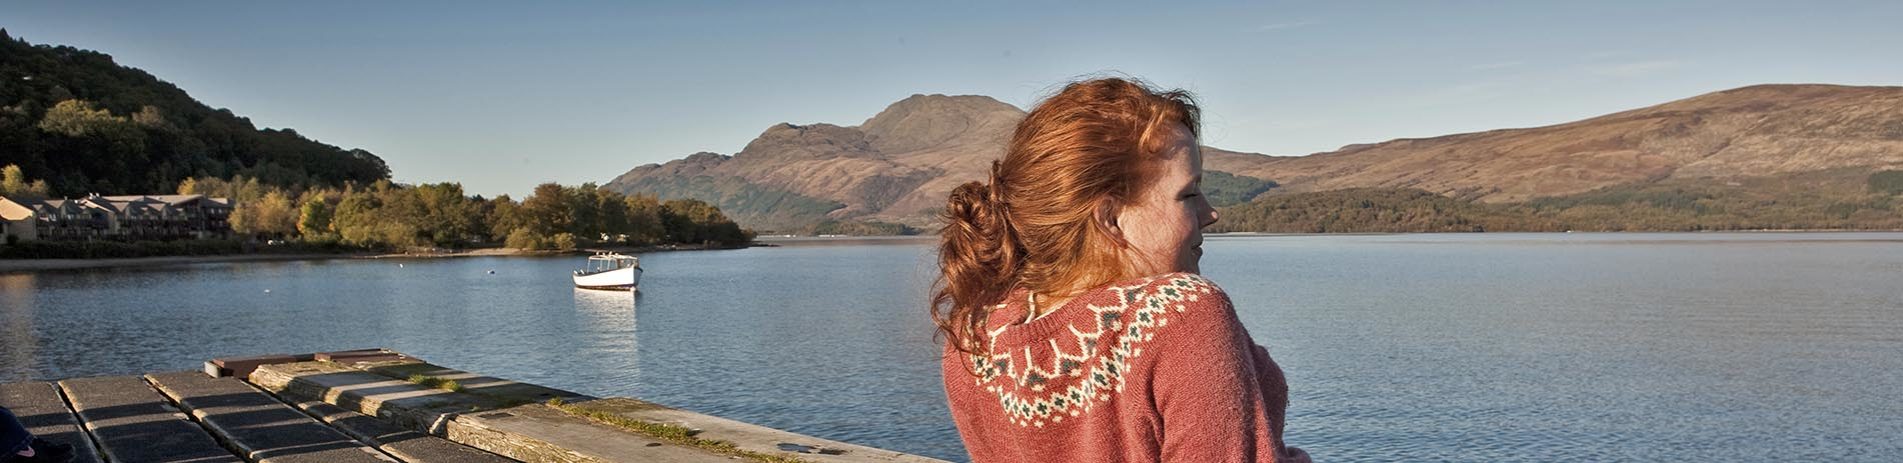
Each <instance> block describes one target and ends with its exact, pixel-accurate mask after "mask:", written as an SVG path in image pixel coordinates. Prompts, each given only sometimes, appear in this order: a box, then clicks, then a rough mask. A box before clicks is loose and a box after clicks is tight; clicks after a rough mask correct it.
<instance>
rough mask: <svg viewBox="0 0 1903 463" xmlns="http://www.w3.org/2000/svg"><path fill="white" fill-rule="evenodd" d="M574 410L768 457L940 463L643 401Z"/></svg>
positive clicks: (618, 401)
mask: <svg viewBox="0 0 1903 463" xmlns="http://www.w3.org/2000/svg"><path fill="white" fill-rule="evenodd" d="M572 406H573V407H577V408H581V409H585V410H589V411H597V412H606V413H612V414H615V415H620V416H622V417H626V418H628V419H632V420H636V421H643V422H648V423H659V424H671V425H675V426H680V427H684V428H687V429H692V430H695V431H699V433H698V434H695V435H694V437H696V438H700V439H708V440H718V441H726V442H728V443H732V444H734V446H735V447H738V448H740V449H741V450H747V451H752V452H759V453H763V454H768V455H788V456H795V457H797V458H799V459H801V460H804V461H812V462H839V463H846V462H908V463H943V462H944V461H943V460H938V459H933V458H927V457H922V456H918V455H911V454H906V453H900V452H894V451H891V450H885V449H880V448H873V447H867V446H863V445H855V444H848V443H845V442H840V441H835V440H828V439H820V438H817V437H813V436H808V435H804V434H798V433H794V432H790V431H782V430H779V429H774V428H769V427H766V426H760V425H757V424H752V423H746V422H741V421H734V420H729V419H726V418H721V417H717V416H712V415H704V414H700V413H694V412H690V411H686V410H677V409H673V408H668V407H666V406H663V405H659V404H655V403H652V402H647V401H643V400H636V399H628V398H621V397H610V398H606V399H600V400H591V401H587V402H581V403H576V404H572Z"/></svg>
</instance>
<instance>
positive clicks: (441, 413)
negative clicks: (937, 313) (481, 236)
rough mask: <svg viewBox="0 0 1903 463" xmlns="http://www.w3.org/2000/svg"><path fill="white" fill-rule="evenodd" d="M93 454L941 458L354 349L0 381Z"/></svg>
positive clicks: (18, 406) (47, 433) (326, 458)
mask: <svg viewBox="0 0 1903 463" xmlns="http://www.w3.org/2000/svg"><path fill="white" fill-rule="evenodd" d="M0 406H5V407H7V408H8V409H10V410H12V411H13V412H14V414H15V415H18V416H19V417H20V419H21V421H22V422H23V423H24V424H26V426H27V428H28V430H30V431H32V432H33V433H34V435H36V436H40V437H43V438H45V439H48V440H51V441H55V442H64V443H68V444H72V445H73V447H74V453H75V458H74V460H73V461H75V462H82V463H91V462H141V463H143V462H203V463H212V462H237V463H241V462H269V463H299V462H321V463H351V462H476V463H487V462H515V461H520V462H533V463H541V462H551V463H556V462H559V463H596V462H603V463H606V462H714V461H720V462H731V461H758V462H839V463H847V462H854V463H857V462H939V461H941V460H935V459H931V458H925V457H921V456H917V455H909V454H904V453H899V452H894V451H890V450H883V449H877V448H872V447H866V446H861V445H854V444H849V443H845V442H838V441H832V440H826V439H820V438H816V437H811V436H805V435H801V434H797V433H792V432H787V431H782V430H778V429H773V428H768V427H764V426H759V425H754V424H749V423H743V422H739V421H734V420H728V419H724V418H719V417H715V416H710V415H703V414H699V413H694V412H689V411H685V410H678V409H674V408H669V407H667V406H664V405H660V404H655V403H650V402H646V401H642V400H638V399H633V398H622V397H605V398H604V397H591V396H588V395H585V394H579V393H575V392H570V391H564V390H560V389H555V388H550V387H545V386H540V385H535V384H528V383H521V382H516V381H510V380H506V379H501V378H495V377H490V376H484V375H480V374H476V373H470V372H466V371H460V370H455V369H451V368H447V367H443V366H439V365H435V364H431V363H429V362H425V361H423V360H421V359H417V358H415V357H411V356H408V355H405V354H402V353H399V352H393V351H390V350H386V349H367V350H355V351H341V352H324V353H314V354H304V355H266V356H256V357H243V358H222V359H213V360H210V361H207V362H205V365H204V370H203V371H190V370H188V371H175V372H161V373H150V374H144V375H130V376H111V377H96V378H75V379H67V380H61V381H50V382H23V383H12V384H0Z"/></svg>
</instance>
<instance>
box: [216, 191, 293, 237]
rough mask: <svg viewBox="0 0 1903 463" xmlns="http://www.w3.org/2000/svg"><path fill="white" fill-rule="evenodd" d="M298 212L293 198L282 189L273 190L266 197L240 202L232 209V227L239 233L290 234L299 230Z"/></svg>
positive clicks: (280, 235) (279, 235) (281, 235)
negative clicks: (294, 206)
mask: <svg viewBox="0 0 1903 463" xmlns="http://www.w3.org/2000/svg"><path fill="white" fill-rule="evenodd" d="M297 219H298V216H297V213H296V212H293V208H292V206H291V198H290V197H289V196H286V195H285V194H284V192H282V191H276V190H273V191H271V192H270V193H266V194H265V195H264V198H261V199H259V200H258V201H255V202H251V203H240V204H239V205H238V207H237V208H235V209H233V210H232V211H231V218H230V220H231V229H232V231H236V232H238V233H246V234H252V235H269V236H276V237H286V236H290V235H291V234H292V233H296V232H297Z"/></svg>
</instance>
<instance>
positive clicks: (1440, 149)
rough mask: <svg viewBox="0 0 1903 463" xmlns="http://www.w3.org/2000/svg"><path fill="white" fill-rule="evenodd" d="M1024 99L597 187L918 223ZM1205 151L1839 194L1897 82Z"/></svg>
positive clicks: (1593, 184) (1464, 177)
mask: <svg viewBox="0 0 1903 463" xmlns="http://www.w3.org/2000/svg"><path fill="white" fill-rule="evenodd" d="M1023 116H1024V111H1023V110H1021V109H1018V108H1016V107H1014V106H1011V105H1009V104H1005V103H1003V102H999V101H997V100H994V99H992V98H989V97H984V96H976V95H961V96H945V95H913V96H911V97H908V98H905V99H903V100H900V101H898V102H896V103H893V104H892V105H891V106H889V107H887V108H886V109H885V110H884V111H881V112H880V113H879V114H877V115H875V116H873V117H872V118H870V119H867V120H866V121H865V122H863V123H861V124H859V125H857V126H851V127H844V126H836V125H831V124H810V125H793V124H779V125H775V126H773V127H769V128H768V129H767V130H766V131H765V132H763V133H762V134H761V135H760V136H759V137H757V138H755V139H754V140H753V141H752V142H751V143H748V144H747V146H746V148H744V149H742V150H741V151H740V152H739V153H735V154H734V155H733V156H723V155H719V154H713V153H696V154H694V155H690V156H688V157H687V158H684V159H679V160H675V161H670V162H667V163H665V164H658V165H657V164H649V165H644V166H640V167H636V168H634V169H633V170H630V171H629V172H628V173H626V174H623V175H621V176H619V177H617V178H615V179H614V180H613V181H611V182H609V183H608V184H607V185H606V187H607V188H610V189H615V190H617V191H621V192H624V193H644V192H645V193H656V194H660V195H662V196H663V197H675V196H679V197H691V198H695V199H701V200H704V201H709V202H712V203H715V204H718V205H719V206H720V207H721V209H722V210H725V211H728V212H729V214H731V215H733V216H734V217H736V219H737V220H739V221H740V222H741V223H742V224H744V225H746V226H749V227H755V228H761V229H768V230H787V229H796V228H798V227H801V226H808V225H810V224H812V223H815V222H819V221H822V220H841V219H846V220H872V221H889V222H900V223H907V224H913V225H919V226H923V225H928V224H930V223H932V221H933V214H934V213H935V212H936V211H937V209H938V208H940V207H942V205H943V201H944V198H945V195H946V194H947V193H948V192H949V191H950V190H951V189H952V188H953V187H955V186H956V185H957V184H959V183H963V182H966V181H971V180H982V179H983V178H984V177H985V173H986V170H985V169H986V168H987V167H988V163H989V161H990V160H991V159H994V158H995V157H996V156H998V155H1000V154H1001V153H1002V150H1003V146H1004V144H1005V143H1006V142H1007V141H1008V137H1009V135H1010V132H1011V130H1012V129H1013V128H1014V126H1015V125H1016V123H1017V121H1018V120H1019V119H1021V118H1022V117H1023ZM1205 157H1206V161H1205V164H1206V168H1207V169H1208V170H1211V171H1215V172H1219V173H1226V174H1233V176H1232V177H1229V178H1231V179H1233V181H1235V182H1238V183H1236V184H1234V185H1230V187H1229V188H1231V190H1232V191H1231V194H1228V195H1227V196H1228V197H1231V198H1233V200H1234V201H1236V202H1246V201H1257V200H1264V199H1266V198H1268V197H1274V196H1280V195H1288V194H1301V193H1304V192H1326V191H1334V190H1345V189H1366V188H1375V189H1394V190H1422V191H1426V192H1430V193H1433V194H1437V195H1442V196H1445V197H1449V198H1453V199H1457V200H1464V201H1478V202H1481V203H1487V204H1520V203H1524V202H1528V201H1533V200H1536V199H1542V198H1562V197H1569V196H1571V195H1587V194H1593V193H1594V192H1603V191H1604V190H1605V189H1608V188H1633V189H1636V188H1644V187H1646V186H1647V185H1666V186H1674V187H1677V186H1683V185H1703V184H1713V185H1719V186H1732V187H1736V186H1738V185H1744V184H1747V183H1748V184H1752V185H1761V186H1764V187H1765V188H1773V187H1777V186H1778V185H1782V183H1778V182H1789V181H1802V182H1810V183H1816V184H1818V185H1819V186H1829V188H1826V189H1827V190H1830V191H1836V192H1839V193H1840V196H1842V195H1853V193H1852V192H1854V191H1861V190H1860V188H1861V185H1862V183H1861V182H1863V181H1864V179H1865V178H1866V177H1867V176H1869V175H1870V174H1871V173H1873V172H1877V171H1882V170H1886V169H1903V87H1853V86H1840V85H1821V84H1802V85H1796V84H1793V85H1757V86H1750V87H1744V88H1738V89H1732V90H1725V91H1720V92H1714V93H1709V94H1705V95H1699V96H1695V97H1692V98H1686V99H1683V100H1678V101H1673V102H1668V103H1664V104H1660V105H1656V106H1651V107H1646V108H1639V109H1634V110H1630V111H1624V112H1619V113H1614V114H1608V115H1605V116H1600V117H1594V118H1590V119H1585V120H1581V121H1576V122H1570V123H1564V124H1556V125H1550V126H1544V127H1533V128H1522V129H1502V130H1491V131H1485V132H1476V133H1465V134H1456V135H1447V136H1441V137H1432V138H1418V139H1397V140H1390V141H1386V142H1380V143H1370V144H1357V145H1349V146H1345V147H1343V148H1342V149H1340V150H1337V151H1332V152H1326V153H1317V154H1311V155H1307V156H1267V155H1262V154H1256V153H1244V152H1233V151H1226V150H1221V149H1217V148H1214V147H1205ZM1798 179H1801V180H1798ZM1767 182H1769V183H1767ZM1271 187H1273V189H1271ZM1356 191H1364V190H1356ZM1712 194H1716V195H1723V194H1725V193H1723V192H1719V193H1712ZM1381 195H1383V196H1382V197H1384V198H1395V197H1403V196H1392V195H1389V194H1387V193H1381ZM1837 199H1842V200H1843V201H1852V200H1853V199H1855V200H1859V201H1860V200H1862V199H1856V198H1848V197H1847V196H1845V197H1843V198H1837ZM1864 199H1867V198H1864ZM1834 200H1836V199H1833V201H1834ZM1853 202H1854V201H1853ZM1542 204H1557V203H1554V202H1551V201H1548V202H1546V203H1542ZM1565 204H1574V203H1565ZM1856 204H1863V203H1856ZM1872 204H1877V203H1872ZM1882 204H1887V203H1882ZM1879 205H1881V204H1879ZM1237 206H1239V205H1237ZM1856 207H1860V208H1861V207H1865V206H1856ZM1869 207H1876V206H1869ZM1885 207H1887V206H1885ZM1733 212H1735V211H1733ZM1554 223H1558V222H1554ZM1549 225H1551V224H1549ZM1551 226H1563V225H1551ZM1740 226H1746V225H1740Z"/></svg>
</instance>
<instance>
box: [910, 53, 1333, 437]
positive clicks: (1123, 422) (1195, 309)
mask: <svg viewBox="0 0 1903 463" xmlns="http://www.w3.org/2000/svg"><path fill="white" fill-rule="evenodd" d="M1197 129H1198V126H1197V109H1196V106H1195V104H1194V103H1193V102H1192V101H1191V99H1190V97H1189V95H1188V94H1186V93H1184V92H1182V91H1168V92H1158V91H1153V90H1151V89H1149V88H1147V87H1145V86H1144V85H1142V84H1140V83H1136V82H1131V81H1128V80H1123V79H1114V78H1113V79H1098V80H1090V81H1085V82H1077V83H1072V84H1070V85H1068V86H1066V87H1064V89H1063V90H1062V91H1060V92H1058V93H1057V94H1056V95H1055V96H1052V97H1050V98H1049V99H1047V100H1045V101H1043V102H1042V103H1040V104H1039V105H1038V106H1037V107H1036V108H1035V109H1033V110H1032V111H1031V113H1030V114H1029V115H1027V116H1026V117H1025V118H1024V120H1023V121H1022V122H1020V123H1019V124H1018V127H1017V132H1016V133H1015V134H1014V135H1013V137H1012V139H1011V143H1010V145H1009V146H1008V147H1007V148H1006V152H1005V155H1004V158H1003V159H1002V160H999V161H995V162H993V163H992V167H991V178H990V182H989V183H980V182H971V183H967V184H964V185H962V186H959V187H958V188H957V189H956V190H954V191H952V194H951V198H950V200H949V202H948V204H947V205H946V208H945V211H946V219H947V222H948V223H947V224H946V225H945V229H944V231H943V235H942V237H941V238H940V239H941V243H940V249H939V259H940V260H939V265H940V271H941V274H940V280H939V284H938V286H937V287H936V288H935V291H934V292H933V294H932V318H933V319H934V320H935V321H936V322H937V324H938V327H939V330H940V332H941V335H943V336H944V337H945V338H946V339H947V343H946V356H945V358H944V362H943V363H944V375H945V392H946V396H947V398H948V400H949V401H950V404H951V411H952V418H953V419H954V421H956V423H957V425H958V431H959V434H960V436H961V437H963V438H964V441H965V449H966V451H968V452H970V454H971V458H972V460H973V461H976V462H980V463H984V462H1003V461H1036V462H1045V461H1053V462H1055V461H1091V462H1097V461H1180V462H1228V461H1236V462H1244V461H1247V462H1271V461H1297V462H1300V461H1307V460H1308V457H1307V454H1306V453H1304V452H1302V451H1301V450H1300V449H1297V448H1295V447H1286V446H1284V445H1283V444H1282V422H1283V421H1282V420H1283V413H1284V410H1286V409H1287V404H1288V389H1287V386H1286V384H1285V383H1284V382H1283V378H1282V371H1281V369H1280V368H1279V367H1277V366H1276V365H1275V362H1274V361H1272V360H1270V359H1269V355H1268V352H1267V351H1266V350H1264V349H1262V348H1261V347H1259V346H1256V345H1255V343H1254V341H1253V340H1251V339H1250V337H1249V333H1248V332H1247V331H1246V330H1244V329H1243V327H1242V324H1241V323H1240V322H1239V321H1237V319H1236V315H1235V309H1234V308H1233V307H1231V306H1230V302H1229V298H1228V296H1227V295H1225V294H1224V293H1223V292H1222V290H1221V289H1219V288H1217V287H1216V286H1215V285H1214V284H1213V283H1210V282H1209V280H1206V279H1203V278H1202V277H1201V276H1199V275H1197V273H1198V272H1199V270H1200V269H1199V268H1198V263H1199V261H1200V260H1201V258H1202V253H1203V251H1202V231H1201V230H1202V228H1203V227H1206V226H1209V225H1210V224H1212V223H1215V222H1216V211H1215V210H1214V209H1212V208H1211V207H1210V206H1209V202H1208V201H1207V200H1206V199H1205V198H1204V197H1203V195H1202V192H1201V190H1200V186H1201V185H1200V182H1201V177H1202V152H1201V150H1200V148H1199V145H1198V143H1197V139H1196V137H1197Z"/></svg>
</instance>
